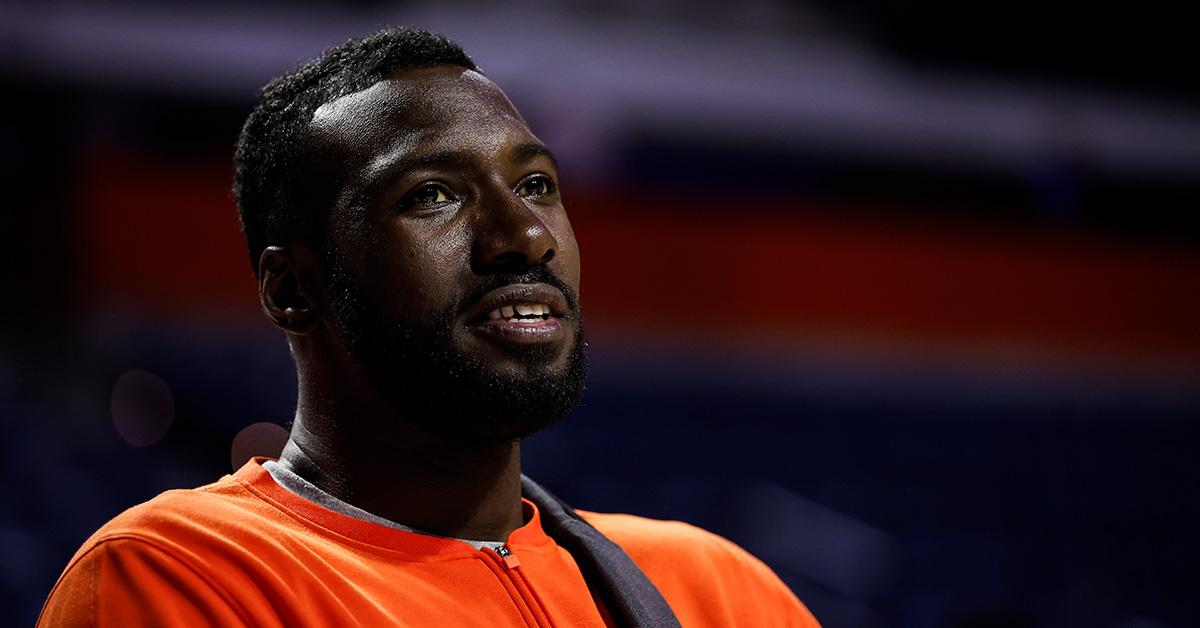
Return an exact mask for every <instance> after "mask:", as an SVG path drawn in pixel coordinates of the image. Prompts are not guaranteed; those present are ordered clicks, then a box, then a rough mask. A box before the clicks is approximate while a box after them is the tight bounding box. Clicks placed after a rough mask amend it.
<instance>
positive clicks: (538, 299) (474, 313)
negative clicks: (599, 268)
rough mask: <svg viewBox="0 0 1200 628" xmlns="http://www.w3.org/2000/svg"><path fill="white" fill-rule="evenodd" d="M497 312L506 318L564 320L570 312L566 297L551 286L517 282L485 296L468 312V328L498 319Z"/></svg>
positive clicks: (466, 315)
mask: <svg viewBox="0 0 1200 628" xmlns="http://www.w3.org/2000/svg"><path fill="white" fill-rule="evenodd" d="M530 306H533V307H532V308H531V307H530ZM518 308H521V309H520V311H518ZM497 311H499V313H500V317H501V318H503V319H508V318H518V317H531V316H540V317H543V318H545V319H547V320H549V319H551V318H555V319H562V318H563V317H564V316H565V315H566V313H567V298H566V296H564V295H563V293H562V291H560V290H559V289H558V288H555V287H553V286H551V285H549V284H544V283H514V284H509V285H507V286H504V287H501V288H496V289H495V290H492V291H491V292H489V293H487V294H485V295H483V297H481V298H480V299H479V301H477V302H476V303H475V305H473V306H471V307H470V308H468V309H467V311H466V313H465V318H466V319H467V323H468V324H469V325H480V324H484V323H488V322H489V321H494V320H497V319H496V316H495V313H496V312H497Z"/></svg>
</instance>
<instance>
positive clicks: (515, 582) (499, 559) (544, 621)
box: [482, 545, 553, 628]
mask: <svg viewBox="0 0 1200 628" xmlns="http://www.w3.org/2000/svg"><path fill="white" fill-rule="evenodd" d="M482 551H483V553H484V554H486V555H487V556H488V558H489V559H490V562H491V563H492V564H493V565H494V566H495V569H493V571H495V572H496V577H498V578H503V579H505V580H507V581H508V584H509V587H506V588H509V594H510V595H512V597H513V601H514V602H517V604H518V609H519V610H520V611H521V615H523V616H525V617H526V621H528V622H529V623H530V625H532V626H537V627H538V628H553V625H552V624H551V623H550V618H549V617H547V616H546V612H545V611H544V610H543V609H542V605H541V603H540V601H539V600H538V599H537V596H536V595H534V593H533V591H532V590H531V589H530V588H529V581H528V580H526V579H525V577H524V575H523V574H522V573H521V572H518V571H517V568H518V567H520V566H521V561H520V560H519V559H518V558H517V555H516V554H514V553H513V551H512V549H511V548H509V547H508V546H507V545H497V546H496V547H495V548H490V547H485V548H483V550H482Z"/></svg>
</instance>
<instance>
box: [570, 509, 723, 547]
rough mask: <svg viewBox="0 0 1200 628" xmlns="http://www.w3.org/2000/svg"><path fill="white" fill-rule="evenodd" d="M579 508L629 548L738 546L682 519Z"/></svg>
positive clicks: (620, 543) (599, 526) (609, 535)
mask: <svg viewBox="0 0 1200 628" xmlns="http://www.w3.org/2000/svg"><path fill="white" fill-rule="evenodd" d="M577 512H578V513H579V515H580V516H581V517H583V518H584V520H586V521H587V522H588V523H590V524H591V525H592V527H594V528H596V529H597V530H599V531H600V532H601V533H602V534H603V535H604V536H606V537H608V538H609V539H610V540H612V541H613V542H614V543H616V544H617V545H620V546H621V547H622V549H624V550H625V551H626V552H630V551H636V552H641V551H662V550H668V551H671V550H673V549H678V550H680V551H688V552H695V551H697V550H700V551H705V550H708V551H723V550H725V549H727V548H728V547H729V546H733V547H736V546H735V545H733V543H731V542H730V541H729V540H727V539H725V538H724V537H722V536H719V535H717V534H714V533H712V532H709V531H708V530H705V529H704V528H700V527H697V526H694V525H692V524H690V523H685V522H683V521H670V520H664V519H651V518H648V517H640V516H638V515H630V514H622V513H608V512H592V511H588V510H579V511H577Z"/></svg>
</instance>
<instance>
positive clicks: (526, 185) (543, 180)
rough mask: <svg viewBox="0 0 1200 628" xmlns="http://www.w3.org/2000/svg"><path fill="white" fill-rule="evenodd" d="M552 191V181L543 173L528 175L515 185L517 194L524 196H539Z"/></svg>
mask: <svg viewBox="0 0 1200 628" xmlns="http://www.w3.org/2000/svg"><path fill="white" fill-rule="evenodd" d="M553 192H554V181H551V180H550V177H548V176H546V175H544V174H539V175H536V176H533V177H530V178H528V179H526V180H525V181H523V182H522V183H521V185H519V186H517V194H519V195H521V196H524V197H526V198H539V197H542V196H545V195H547V194H552V193H553Z"/></svg>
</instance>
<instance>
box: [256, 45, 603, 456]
mask: <svg viewBox="0 0 1200 628" xmlns="http://www.w3.org/2000/svg"><path fill="white" fill-rule="evenodd" d="M235 193H236V196H237V199H238V208H239V212H240V216H241V220H242V225H243V230H244V232H245V234H246V239H247V244H248V246H249V249H250V255H251V259H252V262H253V263H254V267H255V272H256V273H257V275H258V278H259V286H260V297H261V300H262V303H263V307H264V310H265V311H266V312H267V314H268V316H269V317H270V318H271V319H272V320H273V321H274V322H275V323H276V324H277V325H279V326H280V327H281V328H283V329H284V330H286V331H287V332H288V333H289V338H290V339H291V341H292V348H293V352H294V353H295V355H296V358H297V362H298V366H299V368H300V369H301V370H302V381H303V379H304V373H303V371H304V370H305V369H314V370H315V371H318V372H322V373H324V374H325V375H324V376H322V377H321V384H320V385H322V386H333V385H342V384H345V385H347V386H351V387H352V386H360V387H365V390H367V391H369V393H370V394H371V395H373V396H377V397H378V398H379V399H381V400H383V401H384V402H385V403H386V404H388V405H390V406H392V407H393V408H394V409H395V411H396V412H398V413H400V415H401V416H402V417H404V418H405V419H409V420H411V421H412V422H414V423H416V424H418V425H419V426H420V427H422V428H424V429H426V430H429V431H432V432H440V433H444V434H447V435H451V436H455V437H461V438H468V439H474V440H483V441H496V440H504V439H511V438H517V437H520V436H523V435H525V434H527V433H529V432H531V431H533V430H535V429H538V428H540V427H542V426H544V425H546V424H547V423H549V422H551V421H553V420H555V419H557V418H559V417H560V416H562V415H564V414H565V413H566V412H568V411H569V410H570V408H571V407H573V406H574V404H575V403H576V402H577V400H578V398H579V395H580V393H581V392H582V385H583V359H584V355H583V351H584V343H583V337H582V320H581V314H580V310H579V306H578V298H577V294H578V286H579V251H578V247H577V245H576V242H575V238H574V234H573V233H572V231H571V226H570V223H569V222H568V220H567V216H566V213H565V211H564V209H563V206H562V200H561V197H560V195H559V191H558V171H557V164H556V162H555V160H554V157H553V155H552V154H551V153H550V152H549V150H547V149H546V147H545V146H543V145H542V143H541V142H540V141H539V140H538V139H537V137H535V136H534V135H533V133H532V132H531V131H530V130H529V128H528V126H527V125H526V123H525V121H524V119H523V118H522V117H521V116H520V114H519V113H517V111H516V109H515V108H513V106H512V104H511V103H510V102H509V101H508V99H507V98H506V97H505V96H504V94H503V93H502V92H501V91H500V90H499V88H497V87H496V86H495V85H494V84H493V83H491V81H489V80H488V79H487V78H485V77H484V76H483V75H482V74H481V73H480V72H479V71H478V69H477V68H476V67H475V65H474V63H472V62H471V60H470V58H469V57H467V55H466V54H465V53H464V52H463V51H462V49H461V48H459V47H458V46H457V45H455V44H453V43H452V42H450V41H448V40H446V39H444V38H442V37H440V36H437V35H432V34H430V33H426V32H423V31H411V30H391V31H385V32H383V33H379V34H377V35H374V36H372V37H368V38H366V39H362V40H357V41H352V42H349V43H347V44H344V45H342V46H339V47H338V48H334V49H332V50H329V51H327V52H326V53H325V54H324V55H323V56H322V57H321V58H319V59H317V60H316V61H314V62H312V63H309V64H308V65H305V66H303V67H302V68H300V69H299V70H297V71H295V72H293V73H292V74H290V75H287V76H284V77H281V78H280V79H277V80H276V81H274V82H272V83H271V84H270V85H268V86H267V88H266V89H265V90H264V94H263V100H262V102H261V103H260V105H259V107H258V108H256V109H255V111H254V113H252V114H251V116H250V118H249V119H248V120H247V122H246V126H245V128H244V130H243V133H242V137H241V139H240V140H239V143H238V149H237V154H236V182H235ZM544 310H545V311H544ZM341 366H345V367H346V368H345V370H347V371H352V372H353V373H352V374H349V375H343V374H342V373H333V374H332V375H331V369H339V368H340V367H341ZM339 392H340V393H346V392H351V393H353V391H320V393H322V394H330V395H336V394H338V393H339Z"/></svg>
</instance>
